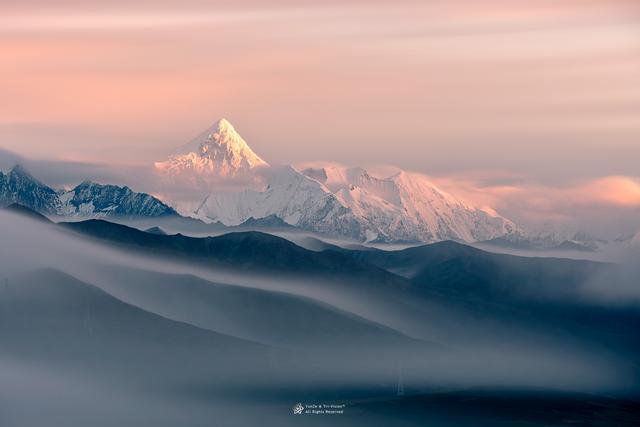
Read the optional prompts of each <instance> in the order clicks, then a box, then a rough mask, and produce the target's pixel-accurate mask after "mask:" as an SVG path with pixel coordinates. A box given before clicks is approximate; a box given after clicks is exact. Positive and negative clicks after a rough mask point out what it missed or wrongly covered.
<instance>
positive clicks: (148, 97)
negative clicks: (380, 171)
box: [0, 0, 640, 205]
mask: <svg viewBox="0 0 640 427" xmlns="http://www.w3.org/2000/svg"><path fill="white" fill-rule="evenodd" d="M267 4H268V5H267ZM0 52H2V55H0V70H2V71H1V73H2V75H1V77H2V78H0V98H1V99H2V101H3V102H2V103H0V148H4V149H8V150H12V151H15V152H18V153H20V154H23V155H26V156H30V157H44V158H57V159H72V160H83V161H84V160H86V161H100V162H116V163H122V162H127V163H140V164H151V163H152V162H153V161H154V160H158V159H159V158H162V157H163V156H164V153H165V152H166V151H168V150H171V149H172V148H174V147H177V146H180V145H182V144H184V143H185V142H186V141H188V140H189V139H190V138H191V137H192V136H194V135H196V134H198V133H199V132H200V131H201V130H202V129H203V128H205V127H207V126H208V125H210V124H211V123H212V122H214V121H215V120H216V119H218V118H220V117H226V118H228V119H229V120H231V122H233V123H234V124H235V125H236V128H238V129H239V130H240V132H241V133H242V134H243V136H244V137H245V139H246V140H247V141H248V142H249V143H250V144H251V146H252V147H253V148H254V150H255V151H256V152H257V153H259V154H260V155H261V156H262V157H264V158H265V159H267V160H269V161H270V162H271V163H296V162H302V161H311V160H332V161H338V162H342V163H347V164H380V163H390V164H394V165H397V166H399V167H402V168H405V169H412V170H417V171H422V172H425V173H427V174H430V175H436V176H441V177H442V176H447V177H451V176H460V175H463V176H464V177H469V176H484V175H486V174H487V173H494V172H495V171H498V170H500V171H506V172H508V173H509V176H513V175H514V174H516V175H518V176H524V177H525V178H524V179H525V180H526V181H527V182H528V183H530V184H527V188H529V189H531V188H533V187H536V188H547V187H549V186H552V187H554V188H583V187H586V186H589V185H592V183H598V182H604V181H602V180H608V179H610V178H608V177H621V178H620V179H623V180H627V181H624V182H631V183H635V184H637V183H638V175H640V171H639V168H638V160H637V159H640V7H639V3H638V2H637V1H635V0H630V1H624V0H608V1H605V0H601V1H596V0H564V1H557V0H548V1H544V0H537V1H525V0H509V1H507V0H487V1H482V2H479V1H476V0H451V1H446V2H444V1H439V2H436V1H352V0H350V1H325V2H317V1H282V0H277V1H270V2H264V1H256V0H253V1H248V0H247V1H222V2H220V1H178V0H161V1H141V2H131V1H126V2H125V1H124V0H116V1H110V2H97V1H90V0H89V1H78V0H76V1H73V0H67V1H64V0H63V1H59V2H56V7H55V8H54V7H52V6H51V2H49V1H43V0H21V1H18V0H15V1H4V2H2V4H1V5H0ZM123 150H126V153H127V154H126V155H123ZM606 182H609V183H610V182H614V181H606ZM615 182H616V185H622V184H620V183H621V182H622V181H615ZM506 185H509V186H514V185H516V183H514V182H511V181H508V182H506ZM483 188H484V187H483ZM492 188H493V187H492ZM598 188H600V189H602V188H606V189H605V190H602V191H603V192H605V193H608V192H609V189H608V188H609V187H598ZM617 188H618V187H616V190H615V191H616V194H618V193H617V191H618V190H617ZM620 188H622V187H620ZM623 190H624V189H623ZM623 192H624V191H623ZM624 194H626V193H624ZM614 198H615V197H614ZM610 202H611V203H610V204H614V205H615V203H613V201H611V200H610Z"/></svg>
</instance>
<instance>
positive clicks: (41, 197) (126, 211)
mask: <svg viewBox="0 0 640 427" xmlns="http://www.w3.org/2000/svg"><path fill="white" fill-rule="evenodd" d="M12 203H18V204H21V205H23V206H26V207H28V208H31V209H33V210H35V211H37V212H40V213H42V214H45V215H49V216H62V217H78V218H106V217H160V216H171V215H177V213H176V212H175V210H173V209H172V208H171V207H169V206H167V205H166V204H164V203H162V202H161V201H160V200H158V199H156V198H155V197H153V196H150V195H149V194H146V193H136V192H134V191H132V190H131V189H130V188H129V187H119V186H116V185H102V184H96V183H94V182H91V181H84V182H82V183H81V184H79V185H78V186H76V187H75V188H73V189H72V190H56V189H53V188H51V187H49V186H48V185H46V184H44V183H42V182H40V181H38V180H37V179H35V178H34V177H33V176H31V175H30V174H29V173H28V172H27V171H26V170H24V169H23V168H22V167H20V166H16V167H14V168H13V169H12V170H11V171H9V173H7V174H3V173H2V172H0V206H6V205H10V204H12Z"/></svg>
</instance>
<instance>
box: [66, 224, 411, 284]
mask: <svg viewBox="0 0 640 427" xmlns="http://www.w3.org/2000/svg"><path fill="white" fill-rule="evenodd" d="M60 225H61V226H63V227H65V228H67V229H69V230H72V231H74V232H76V233H81V234H83V235H86V236H90V237H93V238H97V239H101V240H103V241H107V242H112V243H117V244H121V245H126V247H128V248H129V249H134V250H144V251H145V253H153V254H157V255H165V256H172V257H177V258H179V259H182V260H187V259H188V260H189V261H197V262H199V263H205V264H208V265H210V266H214V267H225V268H236V269H240V270H245V271H252V272H264V271H270V272H277V273H279V274H282V275H291V274H319V275H322V276H325V277H330V276H334V277H339V276H342V277H348V278H351V279H353V278H357V279H359V280H375V281H376V282H378V283H393V284H397V285H401V284H402V283H404V281H403V280H402V279H401V278H399V277H397V276H395V275H393V274H390V273H388V272H387V271H385V270H383V269H381V268H378V267H376V266H374V265H371V264H367V263H366V262H361V261H358V260H355V259H353V258H351V257H349V256H345V255H344V254H342V253H340V252H335V251H325V252H313V251H309V250H306V249H303V248H301V247H299V246H297V245H295V244H294V243H291V242H290V241H288V240H286V239H283V238H280V237H276V236H273V235H270V234H265V233H260V232H235V233H228V234H225V235H222V236H218V237H204V238H194V237H187V236H183V235H181V234H177V235H170V236H163V235H158V234H152V233H146V232H143V231H140V230H137V229H135V228H131V227H128V226H125V225H120V224H114V223H111V222H107V221H103V220H88V221H82V222H73V223H61V224H60Z"/></svg>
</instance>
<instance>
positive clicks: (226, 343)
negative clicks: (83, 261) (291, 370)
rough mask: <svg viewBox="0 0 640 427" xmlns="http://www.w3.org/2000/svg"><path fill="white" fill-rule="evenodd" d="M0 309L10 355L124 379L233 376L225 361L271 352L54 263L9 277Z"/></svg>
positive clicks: (254, 359)
mask: <svg viewBox="0 0 640 427" xmlns="http://www.w3.org/2000/svg"><path fill="white" fill-rule="evenodd" d="M0 317H1V319H2V321H1V322H0V333H1V335H2V341H3V345H2V348H1V349H0V353H1V354H2V355H3V356H4V357H6V358H9V359H17V360H20V361H22V362H26V361H30V362H32V363H36V364H40V363H45V362H47V363H55V364H56V365H57V366H58V367H59V368H60V369H63V370H68V371H69V372H72V373H73V372H76V373H77V372H82V371H84V372H85V373H87V372H89V373H91V375H98V376H102V375H104V376H105V377H106V378H108V377H112V378H117V379H118V380H119V381H125V382H128V381H133V382H136V381H142V382H152V383H153V382H156V380H157V381H159V382H161V383H164V386H165V387H168V386H170V385H171V383H172V382H173V383H175V384H178V383H183V382H184V381H189V378H191V381H193V380H195V379H200V378H201V377H202V376H203V375H204V376H210V377H211V378H212V379H213V378H215V379H216V380H219V381H224V380H225V379H226V380H229V373H228V372H226V371H225V369H226V368H225V367H228V366H230V365H233V364H235V363H237V362H238V361H243V363H250V364H251V365H253V366H257V365H260V363H261V362H260V360H261V358H264V357H265V356H266V355H267V353H268V352H267V348H265V347H263V346H261V345H258V344H255V343H251V342H249V341H244V340H241V339H237V338H233V337H230V336H226V335H222V334H217V333H214V332H211V331H208V330H204V329H200V328H197V327H194V326H191V325H188V324H186V323H180V322H175V321H171V320H168V319H166V318H163V317H160V316H158V315H156V314H153V313H150V312H147V311H144V310H141V309H139V308H137V307H135V306H132V305H129V304H126V303H123V302H122V301H120V300H118V299H116V298H114V297H112V296H110V295H109V294H107V293H105V292H104V291H102V290H100V289H98V288H96V287H94V286H91V285H88V284H86V283H83V282H80V281H79V280H76V279H74V278H73V277H71V276H68V275H66V274H64V273H62V272H59V271H56V270H51V269H47V270H38V271H34V272H30V273H25V274H22V275H20V276H17V277H12V278H10V279H6V280H5V282H4V283H3V284H2V286H0ZM263 360H264V359H263ZM165 371H166V373H165V374H163V375H162V376H157V373H158V372H165Z"/></svg>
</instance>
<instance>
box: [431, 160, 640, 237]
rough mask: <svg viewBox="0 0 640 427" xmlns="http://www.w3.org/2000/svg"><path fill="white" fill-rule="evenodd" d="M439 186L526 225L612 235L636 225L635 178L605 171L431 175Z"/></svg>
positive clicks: (638, 187)
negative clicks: (567, 175) (574, 175)
mask: <svg viewBox="0 0 640 427" xmlns="http://www.w3.org/2000/svg"><path fill="white" fill-rule="evenodd" d="M435 181H436V182H437V183H438V185H440V186H441V187H442V188H444V189H446V190H448V191H451V192H453V193H457V194H460V195H461V196H463V197H465V198H467V199H468V200H470V201H472V202H474V203H476V204H479V205H480V206H482V205H486V206H491V207H493V208H495V209H496V210H497V211H498V212H499V213H501V214H503V215H505V216H507V217H509V218H511V219H513V220H514V221H516V222H517V223H519V224H521V225H522V226H524V227H526V228H529V229H530V230H533V231H536V230H544V229H547V228H549V227H550V226H551V225H553V226H554V227H557V226H563V227H569V228H570V229H573V230H589V231H591V232H592V233H594V234H596V235H598V234H599V235H601V236H602V237H608V238H612V237H616V236H619V235H622V234H625V233H632V232H636V231H638V230H640V178H638V177H629V176H605V177H600V178H594V179H586V180H581V181H577V182H573V183H569V184H564V185H553V186H552V185H544V184H541V183H539V182H532V181H530V180H527V179H524V178H523V177H522V176H518V175H513V174H509V173H502V174H499V173H495V172H492V173H477V174H466V175H459V176H457V177H448V178H435Z"/></svg>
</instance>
